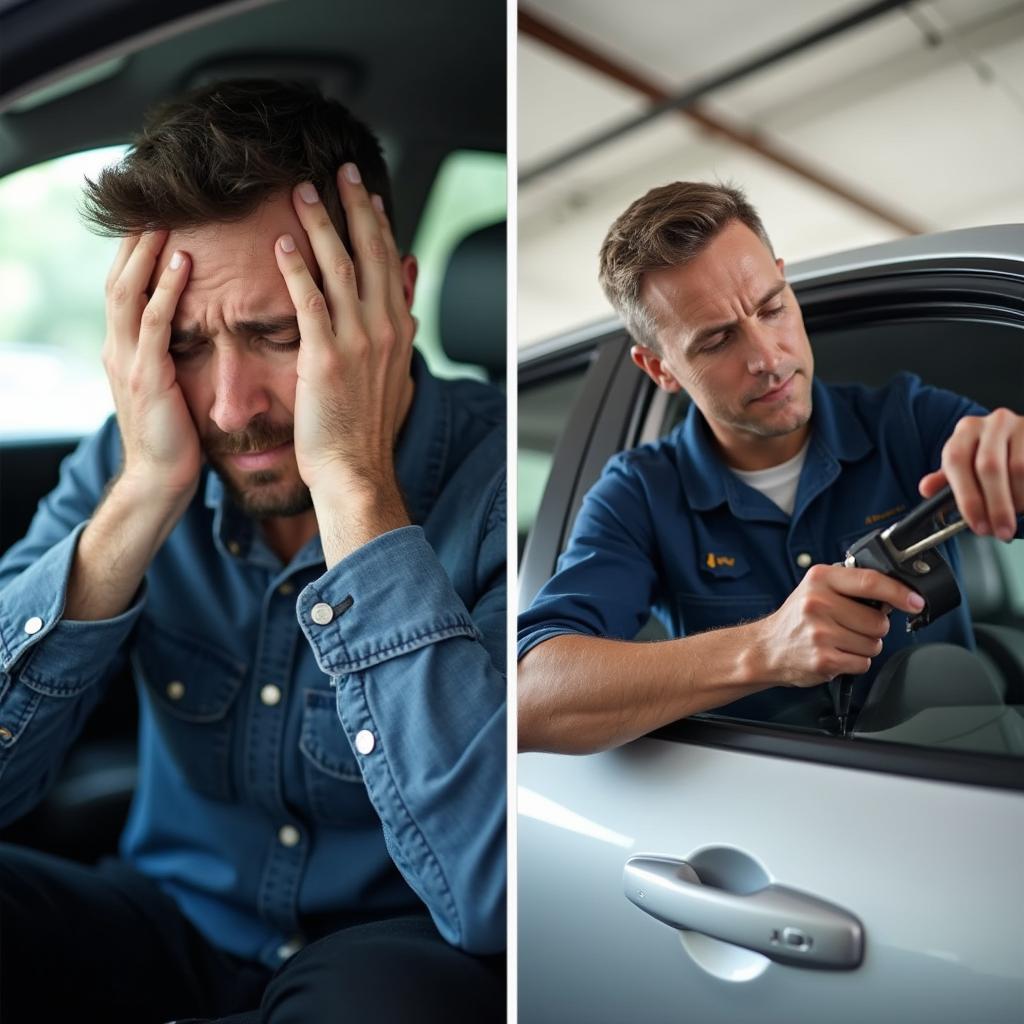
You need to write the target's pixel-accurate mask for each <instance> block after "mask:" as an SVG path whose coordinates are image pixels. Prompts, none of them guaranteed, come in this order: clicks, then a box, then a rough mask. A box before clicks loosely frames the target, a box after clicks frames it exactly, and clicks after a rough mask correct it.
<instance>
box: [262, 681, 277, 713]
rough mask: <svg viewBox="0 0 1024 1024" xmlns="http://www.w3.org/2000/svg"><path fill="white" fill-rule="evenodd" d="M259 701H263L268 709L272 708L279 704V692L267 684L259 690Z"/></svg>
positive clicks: (273, 686)
mask: <svg viewBox="0 0 1024 1024" xmlns="http://www.w3.org/2000/svg"><path fill="white" fill-rule="evenodd" d="M260 700H261V701H263V703H264V704H266V705H267V707H268V708H272V707H273V706H274V705H275V704H280V703H281V691H280V689H279V688H278V687H276V686H275V685H274V684H273V683H267V685H266V686H264V687H263V689H262V690H260Z"/></svg>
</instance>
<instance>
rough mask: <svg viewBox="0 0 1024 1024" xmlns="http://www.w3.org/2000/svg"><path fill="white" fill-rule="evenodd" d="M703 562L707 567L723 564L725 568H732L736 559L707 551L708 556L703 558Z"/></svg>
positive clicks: (716, 566) (717, 566) (713, 567)
mask: <svg viewBox="0 0 1024 1024" xmlns="http://www.w3.org/2000/svg"><path fill="white" fill-rule="evenodd" d="M704 564H705V565H706V566H707V567H708V568H709V569H717V568H719V567H720V566H724V567H725V568H727V569H732V568H734V567H735V565H736V559H735V558H731V557H730V556H729V555H715V554H712V552H710V551H709V552H708V557H707V558H705V559H704Z"/></svg>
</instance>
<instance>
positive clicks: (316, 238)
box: [292, 181, 360, 332]
mask: <svg viewBox="0 0 1024 1024" xmlns="http://www.w3.org/2000/svg"><path fill="white" fill-rule="evenodd" d="M292 205H293V206H294V207H295V213H296V215H297V216H298V218H299V222H300V223H301V224H302V227H303V229H304V230H305V232H306V235H307V236H308V237H309V244H310V245H311V246H312V247H313V256H314V257H315V258H316V262H317V266H319V268H320V274H321V276H322V278H323V294H324V295H325V296H326V297H327V302H328V305H329V309H330V313H331V316H332V318H333V320H334V324H335V327H336V328H337V329H338V330H339V332H345V331H348V330H352V329H353V328H355V327H356V326H358V324H359V322H360V316H359V291H358V288H357V285H356V270H355V265H354V264H353V262H352V257H351V255H350V254H349V252H348V251H347V250H346V249H345V246H344V245H343V244H342V241H341V239H340V238H339V237H338V232H337V229H336V228H335V227H334V224H333V223H332V221H331V218H330V216H329V214H328V213H327V207H326V206H324V204H323V202H322V201H321V199H320V196H319V195H318V194H317V191H316V188H315V187H314V186H313V184H312V183H311V182H308V181H306V182H303V183H302V184H301V185H297V186H296V187H295V189H294V190H293V191H292ZM300 259H301V257H300ZM303 265H305V264H303ZM314 286H315V282H314Z"/></svg>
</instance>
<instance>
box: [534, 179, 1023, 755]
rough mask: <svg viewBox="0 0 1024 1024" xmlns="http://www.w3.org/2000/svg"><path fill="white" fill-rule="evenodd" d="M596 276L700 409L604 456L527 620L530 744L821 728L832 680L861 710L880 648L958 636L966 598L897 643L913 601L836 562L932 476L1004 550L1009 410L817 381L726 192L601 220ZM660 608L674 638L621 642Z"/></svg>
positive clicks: (680, 188)
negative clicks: (742, 722)
mask: <svg viewBox="0 0 1024 1024" xmlns="http://www.w3.org/2000/svg"><path fill="white" fill-rule="evenodd" d="M601 283H602V286H603V287H604V290H605V293H606V295H607V296H608V298H609V300H610V301H611V303H612V305H613V306H614V307H615V308H616V310H617V312H619V314H620V315H621V316H622V318H623V320H624V322H625V325H626V327H627V329H628V330H629V331H630V333H631V335H632V337H633V339H634V341H635V344H634V345H633V347H632V349H631V357H632V359H633V361H634V362H635V363H636V364H637V366H639V367H640V369H641V370H643V371H644V372H645V373H646V374H647V375H648V376H650V377H651V379H652V380H653V381H654V382H655V384H657V385H658V386H659V387H660V388H663V389H664V390H666V391H669V392H677V391H679V390H684V391H685V392H686V393H687V395H688V396H689V398H690V400H691V405H690V408H689V410H688V414H687V416H686V418H685V421H684V422H683V423H682V424H681V425H680V426H679V427H678V428H676V429H675V430H673V431H672V432H671V433H670V434H669V435H668V436H667V437H664V438H661V439H660V440H658V441H656V442H653V443H651V444H647V445H643V446H641V447H639V448H637V449H634V450H632V451H627V452H623V453H621V454H619V455H617V456H615V457H614V458H613V459H612V460H611V461H610V462H609V464H608V465H607V466H606V467H605V470H604V473H603V474H602V476H601V478H600V479H599V480H598V482H597V483H596V484H595V485H594V487H593V488H592V489H591V491H590V492H589V493H588V495H587V496H586V498H585V499H584V502H583V506H582V508H581V510H580V513H579V515H578V517H577V520H576V523H575V525H574V528H573V532H572V535H571V537H570V540H569V542H568V545H567V547H566V550H565V552H564V553H563V555H562V557H561V559H560V561H559V564H558V569H557V571H556V573H555V575H554V576H553V577H552V579H550V580H549V581H548V582H547V583H546V584H545V585H544V587H542V588H541V590H540V591H539V593H538V594H537V596H536V597H535V599H534V601H533V603H532V605H531V607H530V608H529V609H528V610H527V611H526V612H525V613H524V614H523V615H522V616H521V617H520V631H519V658H520V663H519V743H520V748H521V749H524V750H533V749H544V750H553V751H562V752H566V753H586V752H589V751H594V750H601V749H605V748H607V747H612V746H616V745H618V744H621V743H625V742H627V741H629V740H632V739H635V738H637V737H638V736H641V735H643V734H645V733H647V732H650V731H651V730H653V729H656V728H658V727H660V726H662V725H666V724H668V723H669V722H672V721H676V720H678V719H680V718H683V717H686V716H687V715H691V714H695V713H697V712H700V711H706V710H709V709H712V708H721V709H723V711H724V713H725V714H727V715H732V716H735V717H740V718H748V719H753V720H758V721H790V722H803V723H806V724H814V723H816V722H817V721H818V718H819V716H820V715H821V714H824V713H827V711H828V710H830V704H829V700H828V695H827V693H826V692H825V689H826V688H824V687H821V686H820V684H821V683H823V682H827V681H830V680H832V679H834V678H836V677H837V676H840V675H847V676H853V677H856V682H855V685H854V691H853V694H854V707H855V709H856V707H858V706H859V705H860V703H862V702H863V699H864V695H865V693H866V691H867V688H868V687H869V686H870V684H871V682H872V680H873V678H874V676H875V674H876V672H877V670H878V668H879V666H880V665H881V664H882V663H883V662H884V660H885V657H888V656H891V654H892V653H893V652H894V651H896V650H899V649H901V648H903V647H906V646H908V645H909V644H912V643H916V642H929V641H933V642H934V641H945V642H951V643H958V644H962V645H964V646H968V647H971V646H973V634H972V631H971V624H970V618H969V613H968V609H967V608H966V607H964V606H961V607H960V608H958V609H957V610H956V611H955V612H952V613H950V614H947V615H945V616H943V617H941V618H940V619H938V620H937V621H936V622H935V623H933V624H932V625H930V626H928V627H927V628H925V629H922V630H919V631H918V632H916V633H914V634H913V635H910V636H908V635H907V634H906V632H905V630H904V629H903V628H902V623H903V619H904V616H905V615H912V614H914V613H916V612H917V611H919V610H920V609H921V608H922V607H923V601H922V599H921V597H920V595H918V594H916V593H914V592H913V591H911V590H910V589H909V588H907V587H906V586H904V585H902V584H901V583H899V582H898V581H896V580H893V579H891V578H890V577H888V576H885V575H883V574H881V573H878V572H874V571H872V570H868V569H859V568H846V567H844V566H843V565H841V564H837V563H841V562H842V560H843V555H844V553H845V551H846V548H847V547H848V546H849V545H850V544H851V543H852V542H853V541H855V540H857V539H858V538H859V537H861V536H863V535H864V534H866V533H867V532H869V530H871V529H872V528H873V527H876V526H886V525H888V524H889V523H891V522H895V521H897V520H898V519H899V518H900V517H901V516H902V515H904V514H905V513H906V512H908V511H909V510H910V509H911V508H912V507H913V506H914V505H915V504H917V503H918V502H919V501H920V500H921V498H922V497H931V496H932V495H934V494H936V493H937V492H938V491H939V490H940V489H941V488H942V487H943V486H945V485H946V484H947V483H948V484H949V485H950V486H951V488H952V491H953V494H954V497H955V498H956V502H957V505H958V507H959V509H960V511H961V513H962V515H963V517H964V519H965V520H966V521H967V523H968V525H969V526H970V528H971V529H972V530H973V531H974V532H975V533H978V534H982V535H994V536H996V537H998V538H1000V539H1002V540H1008V539H1009V538H1011V537H1012V536H1014V534H1015V532H1016V530H1017V514H1018V513H1020V512H1022V511H1024V420H1022V419H1021V417H1019V416H1017V415H1015V414H1014V413H1011V412H1009V411H1008V410H1006V409H1000V410H996V411H995V412H992V413H988V412H987V411H986V410H984V409H982V408H981V407H979V406H977V405H976V404H975V403H973V402H971V401H969V400H967V399H965V398H962V397H959V396H957V395H954V394H951V393H949V392H946V391H941V390H939V389H936V388H932V387H928V386H926V385H924V384H923V383H922V382H921V381H920V380H919V379H918V378H916V377H913V376H911V375H909V374H901V375H899V376H898V377H897V378H896V379H895V380H894V381H893V382H892V383H891V384H890V385H889V386H887V387H886V388H882V389H878V390H873V389H868V388H864V387H860V386H855V385H843V386H832V385H825V384H823V383H822V382H820V381H816V380H814V359H813V355H812V352H811V348H810V344H809V342H808V339H807V334H806V332H805V330H804V325H803V319H802V317H801V314H800V308H799V305H798V304H797V301H796V298H795V296H794V294H793V292H792V289H791V288H790V287H789V285H788V284H787V282H786V279H785V276H784V264H783V261H782V260H781V259H776V258H775V256H774V253H773V251H772V247H771V243H770V241H769V239H768V236H767V234H766V232H765V230H764V227H763V225H762V223H761V220H760V218H759V217H758V215H757V213H756V211H755V210H754V209H753V208H752V207H751V206H750V204H749V203H748V202H747V201H746V198H745V197H744V196H743V194H742V192H740V191H739V190H738V189H734V188H729V187H725V186H719V185H709V184H704V183H695V182H676V183H674V184H671V185H666V186H663V187H661V188H656V189H652V190H651V191H650V192H649V193H647V195H645V196H643V197H642V198H640V199H639V200H637V201H636V202H635V203H633V204H632V205H631V206H630V207H629V209H627V210H626V212H625V213H623V214H622V216H621V217H619V219H618V220H617V221H616V222H615V223H614V224H613V225H612V227H611V229H610V231H609V233H608V235H607V237H606V239H605V241H604V244H603V246H602V249H601ZM944 550H945V553H946V555H947V558H948V560H949V561H950V563H951V565H952V567H953V569H954V570H957V569H958V566H959V559H958V554H957V551H956V545H955V542H947V544H946V545H944ZM865 602H875V603H876V605H875V606H870V605H868V604H866V603H865ZM652 611H653V612H654V614H655V615H657V616H658V618H659V619H661V621H662V623H663V625H664V626H665V628H666V630H667V631H668V633H669V635H670V636H671V637H674V638H675V639H671V640H667V641H664V642H658V643H635V642H631V641H632V640H633V638H634V637H635V636H636V634H637V632H638V631H639V630H640V628H641V626H642V625H643V623H644V622H645V621H646V619H647V617H648V615H649V614H650V613H651V612H652ZM893 620H897V621H893ZM891 626H892V628H890V627H891ZM883 651H884V656H885V657H880V655H883Z"/></svg>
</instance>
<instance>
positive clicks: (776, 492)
mask: <svg viewBox="0 0 1024 1024" xmlns="http://www.w3.org/2000/svg"><path fill="white" fill-rule="evenodd" d="M808 444H810V438H808V440H807V441H805V442H804V446H803V448H801V449H800V451H798V452H797V453H796V455H794V456H793V458H791V459H787V460H786V461H785V462H781V463H779V465H777V466H769V468H768V469H733V470H732V472H733V473H735V474H736V475H737V476H738V477H739V478H740V479H741V480H742V481H743V482H744V483H745V484H746V485H747V486H748V487H753V488H754V490H755V491H760V492H761V493H762V494H763V495H764V496H765V497H766V498H769V499H771V500H772V501H774V502H775V504H776V505H778V506H779V508H781V509H782V511H783V512H785V513H786V515H787V516H791V515H792V514H793V506H794V505H795V504H796V489H797V485H798V484H799V483H800V470H802V469H803V468H804V459H806V458H807V445H808ZM730 468H731V467H730Z"/></svg>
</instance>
